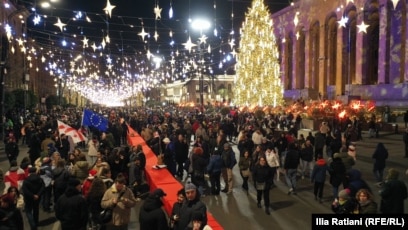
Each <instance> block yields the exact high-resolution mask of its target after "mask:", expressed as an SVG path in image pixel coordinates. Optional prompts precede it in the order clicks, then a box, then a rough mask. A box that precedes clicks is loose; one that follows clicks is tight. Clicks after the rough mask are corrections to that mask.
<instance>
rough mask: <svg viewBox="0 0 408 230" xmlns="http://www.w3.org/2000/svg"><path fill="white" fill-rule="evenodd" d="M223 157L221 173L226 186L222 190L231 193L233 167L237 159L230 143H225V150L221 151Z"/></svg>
mask: <svg viewBox="0 0 408 230" xmlns="http://www.w3.org/2000/svg"><path fill="white" fill-rule="evenodd" d="M221 158H222V160H223V166H222V170H221V174H222V178H223V179H224V183H225V188H224V189H223V190H222V192H225V193H227V194H231V193H232V188H233V177H232V169H233V168H234V166H235V165H236V164H237V159H236V158H235V152H234V151H233V150H232V148H231V146H230V144H228V143H225V144H224V150H223V151H222V153H221Z"/></svg>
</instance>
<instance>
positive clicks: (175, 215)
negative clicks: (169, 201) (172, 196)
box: [169, 188, 186, 230]
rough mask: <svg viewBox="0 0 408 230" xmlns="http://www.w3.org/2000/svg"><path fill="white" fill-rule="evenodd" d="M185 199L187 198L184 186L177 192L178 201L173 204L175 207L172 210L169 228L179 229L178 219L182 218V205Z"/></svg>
mask: <svg viewBox="0 0 408 230" xmlns="http://www.w3.org/2000/svg"><path fill="white" fill-rule="evenodd" d="M185 199H186V192H185V191H184V188H182V189H180V190H179V191H178V192H177V201H176V202H175V203H174V204H173V208H172V210H171V215H170V224H169V228H170V229H171V230H173V229H177V226H178V221H179V219H180V213H181V206H182V205H183V203H184V200H185Z"/></svg>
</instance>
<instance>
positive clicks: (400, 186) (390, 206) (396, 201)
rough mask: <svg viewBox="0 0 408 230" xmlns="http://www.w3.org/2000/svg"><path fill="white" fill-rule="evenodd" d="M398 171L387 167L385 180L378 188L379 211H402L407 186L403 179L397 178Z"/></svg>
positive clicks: (399, 212)
mask: <svg viewBox="0 0 408 230" xmlns="http://www.w3.org/2000/svg"><path fill="white" fill-rule="evenodd" d="M398 177H399V172H398V171H397V170H396V169H394V168H390V169H388V173H387V176H386V178H385V179H386V180H385V182H384V184H383V185H382V188H381V190H380V196H381V204H380V211H381V213H384V214H402V213H404V200H405V199H407V187H406V186H405V183H404V182H403V181H400V180H398Z"/></svg>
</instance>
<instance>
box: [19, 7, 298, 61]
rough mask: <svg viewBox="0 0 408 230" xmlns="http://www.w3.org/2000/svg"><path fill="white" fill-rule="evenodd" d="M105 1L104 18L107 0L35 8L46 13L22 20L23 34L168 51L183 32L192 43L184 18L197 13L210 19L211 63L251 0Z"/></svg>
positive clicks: (117, 51)
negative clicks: (25, 30)
mask: <svg viewBox="0 0 408 230" xmlns="http://www.w3.org/2000/svg"><path fill="white" fill-rule="evenodd" d="M29 1H31V2H34V1H36V2H37V4H38V3H40V2H41V1H40V0H29ZM289 1H290V0H266V1H265V4H267V5H268V7H269V10H270V11H271V12H272V13H273V12H276V11H278V10H280V9H283V8H285V7H287V6H289V4H290V3H289ZM25 2H28V1H25ZM170 2H171V3H172V6H173V7H172V8H173V12H174V13H173V18H172V19H169V8H170ZM214 2H215V3H216V5H217V10H216V11H215V10H214V7H213V5H214ZM110 3H111V5H115V6H116V8H114V9H113V10H112V17H111V18H108V16H107V15H106V14H105V12H104V10H103V9H104V8H105V6H106V4H107V1H106V0H59V2H57V3H53V8H52V9H41V8H40V7H36V8H37V14H39V15H42V16H45V15H47V18H45V17H42V22H41V23H40V24H39V25H33V22H32V17H33V16H34V13H33V14H32V15H31V16H30V17H31V18H29V19H28V23H27V25H28V33H29V36H30V37H33V38H35V39H36V41H37V43H38V44H40V45H42V46H44V47H47V46H48V47H55V46H56V45H60V44H61V40H66V41H67V42H68V44H76V49H78V48H79V49H81V45H82V41H81V40H82V39H83V38H84V36H86V38H87V39H89V45H92V44H93V43H96V44H100V43H101V41H102V38H103V37H105V36H106V35H107V34H108V33H109V37H110V39H111V43H110V44H108V45H107V48H105V50H107V51H108V52H109V53H110V54H112V55H133V54H135V53H138V54H142V53H145V52H146V50H148V49H149V50H150V52H152V53H162V54H163V55H164V56H168V54H169V53H170V52H174V51H175V50H184V46H183V45H182V44H183V43H185V42H186V41H187V39H188V37H189V36H191V39H192V41H193V42H197V40H198V37H199V32H198V31H195V30H193V29H192V28H191V26H190V25H189V22H188V19H189V18H190V19H195V18H199V17H200V18H205V19H207V20H209V21H210V22H211V24H212V25H211V29H210V31H206V35H207V37H208V40H207V42H208V43H209V44H211V47H214V48H217V47H218V48H219V50H220V52H217V51H215V52H213V54H212V56H211V57H209V58H211V59H212V62H213V61H214V62H217V61H219V59H220V58H222V57H221V56H222V55H219V54H217V53H224V54H225V53H228V52H231V50H230V48H229V45H228V41H229V39H231V38H232V37H233V38H234V39H235V40H236V41H237V42H236V45H238V43H239V28H240V27H241V25H242V22H243V21H244V19H245V12H246V11H247V9H248V7H249V6H250V4H251V0H234V1H230V0H171V1H170V0H110ZM156 4H158V6H159V7H160V8H162V12H161V20H155V14H154V12H153V8H154V7H155V5H156ZM78 11H81V12H82V13H83V15H86V16H88V17H89V18H90V19H91V20H92V22H91V23H89V22H87V21H86V20H85V17H83V18H81V19H78V20H75V21H73V20H72V19H73V17H74V15H75V13H76V12H78ZM232 11H233V12H234V20H233V21H232V20H231V13H232ZM58 17H59V18H60V19H61V21H62V22H63V23H65V24H67V25H66V26H65V29H64V31H63V32H61V31H60V29H59V28H58V27H57V26H55V25H54V24H55V23H56V22H57V18H58ZM142 24H143V25H142ZM142 26H143V27H144V29H145V31H146V32H148V33H149V34H150V38H147V39H145V41H143V40H142V38H141V36H139V35H138V34H139V33H140V32H141V30H142ZM214 28H217V31H218V36H217V37H215V36H214V34H213V30H214ZM232 28H234V35H231V31H232ZM170 30H171V31H172V33H173V37H172V38H171V37H170V35H169V32H170ZM155 31H157V33H158V34H159V38H158V40H157V41H156V40H155V39H154V38H153V35H154V32H155ZM171 41H174V44H173V45H170V42H171ZM88 50H89V51H91V48H89V47H88ZM214 53H215V54H214ZM216 59H218V60H216Z"/></svg>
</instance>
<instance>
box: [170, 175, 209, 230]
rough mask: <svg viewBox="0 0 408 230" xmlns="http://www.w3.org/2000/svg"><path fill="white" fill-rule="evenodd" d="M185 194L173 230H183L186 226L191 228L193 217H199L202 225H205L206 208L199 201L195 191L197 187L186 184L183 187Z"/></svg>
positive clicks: (198, 195)
mask: <svg viewBox="0 0 408 230" xmlns="http://www.w3.org/2000/svg"><path fill="white" fill-rule="evenodd" d="M184 191H185V193H186V199H185V200H184V202H183V204H182V206H181V209H180V218H179V221H178V225H177V227H176V228H175V230H185V229H188V226H193V215H194V216H196V215H200V216H201V217H202V225H203V226H205V225H206V224H207V207H206V205H205V204H204V203H203V202H202V201H201V200H200V193H199V192H198V191H197V187H196V186H195V185H194V184H193V183H190V182H188V183H187V184H186V185H185V186H184Z"/></svg>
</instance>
